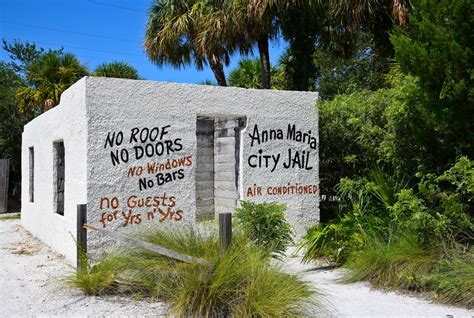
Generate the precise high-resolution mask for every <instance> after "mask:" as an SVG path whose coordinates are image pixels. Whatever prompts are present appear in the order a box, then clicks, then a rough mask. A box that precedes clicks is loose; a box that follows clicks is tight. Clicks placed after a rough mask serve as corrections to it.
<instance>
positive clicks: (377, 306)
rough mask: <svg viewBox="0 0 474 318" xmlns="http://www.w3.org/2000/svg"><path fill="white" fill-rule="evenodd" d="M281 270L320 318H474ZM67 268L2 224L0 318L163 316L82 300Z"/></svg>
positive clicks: (296, 266)
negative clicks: (316, 299)
mask: <svg viewBox="0 0 474 318" xmlns="http://www.w3.org/2000/svg"><path fill="white" fill-rule="evenodd" d="M283 268H284V269H285V270H287V271H289V272H292V273H297V274H299V275H301V276H302V278H303V279H305V280H307V281H309V282H311V283H313V284H314V285H315V286H316V287H317V288H318V290H320V291H321V292H322V293H323V294H325V295H326V299H325V300H324V302H325V306H326V309H325V310H321V309H318V308H315V309H314V310H313V316H319V317H469V318H471V317H474V312H473V311H468V310H466V309H462V308H455V307H448V306H442V305H438V304H433V303H431V302H430V301H427V300H423V299H419V298H415V297H409V296H406V295H399V294H396V293H392V292H385V291H379V290H372V289H371V288H370V286H369V285H368V284H365V283H356V284H340V283H338V282H337V281H336V280H337V279H338V278H339V277H340V275H341V274H342V271H341V270H317V269H315V268H314V266H311V265H303V264H301V263H300V262H299V259H298V258H288V259H287V260H286V261H285V262H284V264H283ZM71 272H72V268H71V267H70V266H69V265H68V264H67V262H66V261H65V260H64V259H63V258H62V257H60V256H58V255H57V254H55V253H54V252H53V251H51V249H49V248H48V247H47V246H45V245H44V244H42V243H41V242H40V241H39V240H37V239H35V238H34V237H32V236H31V235H30V234H29V233H27V232H26V231H25V230H23V229H22V228H21V226H20V222H19V220H10V221H5V220H0V317H2V318H3V317H25V316H26V317H31V316H40V317H73V316H94V317H110V316H115V317H117V316H129V317H130V316H147V317H153V316H165V315H166V313H167V306H166V305H165V304H163V303H156V302H155V303H150V302H146V301H133V300H130V299H128V298H121V297H85V296H83V294H82V293H81V292H80V291H79V290H74V289H69V288H65V287H64V284H63V283H62V282H61V279H62V278H63V277H64V276H65V275H68V274H69V273H71Z"/></svg>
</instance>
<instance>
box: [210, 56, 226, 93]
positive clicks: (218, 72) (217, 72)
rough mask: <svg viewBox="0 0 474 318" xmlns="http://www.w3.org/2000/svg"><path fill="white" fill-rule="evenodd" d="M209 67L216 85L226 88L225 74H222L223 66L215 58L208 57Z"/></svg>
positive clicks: (218, 59)
mask: <svg viewBox="0 0 474 318" xmlns="http://www.w3.org/2000/svg"><path fill="white" fill-rule="evenodd" d="M208 60H209V66H210V67H211V70H212V73H214V77H215V78H216V81H217V85H219V86H227V82H226V80H225V73H224V65H223V63H222V61H221V60H220V58H218V57H217V56H215V55H214V56H211V57H208Z"/></svg>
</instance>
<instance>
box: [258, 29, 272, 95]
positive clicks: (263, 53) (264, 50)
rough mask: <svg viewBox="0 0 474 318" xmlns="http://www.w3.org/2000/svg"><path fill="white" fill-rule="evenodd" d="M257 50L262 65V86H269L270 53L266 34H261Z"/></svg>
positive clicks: (267, 87)
mask: <svg viewBox="0 0 474 318" xmlns="http://www.w3.org/2000/svg"><path fill="white" fill-rule="evenodd" d="M257 45H258V52H259V54H260V65H261V67H262V87H261V88H264V89H269V88H270V81H271V74H270V72H271V66H270V53H269V51H268V36H267V35H264V36H261V37H260V38H259V39H258V41H257Z"/></svg>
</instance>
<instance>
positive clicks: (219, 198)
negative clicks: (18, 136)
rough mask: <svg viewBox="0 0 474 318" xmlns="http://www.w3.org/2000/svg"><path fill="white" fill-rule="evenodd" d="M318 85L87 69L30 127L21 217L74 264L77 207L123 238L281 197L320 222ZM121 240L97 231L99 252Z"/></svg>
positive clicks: (290, 209) (296, 212)
mask: <svg viewBox="0 0 474 318" xmlns="http://www.w3.org/2000/svg"><path fill="white" fill-rule="evenodd" d="M317 100H318V95H317V93H313V92H291V91H276V90H254V89H242V88H229V87H217V86H206V85H190V84H176V83H164V82H153V81H143V80H125V79H112V78H99V77H85V78H83V79H81V80H80V81H78V82H77V83H75V84H74V85H73V86H71V87H70V88H69V89H68V90H66V91H65V92H64V93H63V94H62V96H61V102H60V104H59V105H58V106H56V107H54V108H52V109H51V110H49V111H47V112H45V113H44V114H42V115H40V116H38V117H37V118H35V119H34V120H32V121H31V122H30V123H28V124H27V125H25V127H24V132H23V140H22V224H23V226H24V227H25V228H26V229H27V230H29V231H31V232H32V233H33V234H34V235H35V236H37V237H39V238H40V239H41V240H43V241H44V242H45V243H47V244H48V245H50V246H51V247H52V248H53V249H55V250H56V251H57V252H59V253H61V254H63V255H65V256H66V258H68V259H69V260H70V261H71V262H75V261H76V245H75V244H76V243H75V239H76V237H75V236H76V222H77V220H76V209H77V205H79V204H86V205H87V216H86V218H87V223H88V224H91V225H93V226H95V227H100V228H105V229H108V230H112V231H119V232H121V233H123V234H126V235H133V234H134V233H137V232H144V231H146V230H148V229H151V228H160V227H163V228H165V227H177V228H178V227H182V226H187V225H194V224H196V223H200V222H205V221H207V220H212V219H214V218H215V217H216V216H217V215H218V214H219V213H222V212H231V213H234V211H235V208H236V207H238V206H239V203H240V202H241V201H253V202H280V203H283V204H285V205H286V207H287V210H286V213H287V214H286V218H287V220H288V221H289V222H290V224H291V225H292V227H293V230H294V233H295V235H297V236H300V235H301V234H302V233H304V231H305V230H306V229H307V228H308V227H309V226H312V225H314V224H316V223H317V222H318V221H319V174H318V171H319V157H318V149H319V140H318V112H317V105H316V104H317ZM114 246H116V242H114V241H113V240H112V239H111V238H109V237H104V236H101V235H100V234H98V233H90V235H88V241H87V248H88V251H89V252H91V253H97V254H101V253H104V252H107V251H109V250H111V249H113V248H114Z"/></svg>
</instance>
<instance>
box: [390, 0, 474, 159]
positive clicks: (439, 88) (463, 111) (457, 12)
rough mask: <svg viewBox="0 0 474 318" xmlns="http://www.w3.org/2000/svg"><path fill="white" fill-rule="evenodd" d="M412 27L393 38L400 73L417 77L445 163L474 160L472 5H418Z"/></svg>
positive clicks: (460, 1)
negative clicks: (459, 157)
mask: <svg viewBox="0 0 474 318" xmlns="http://www.w3.org/2000/svg"><path fill="white" fill-rule="evenodd" d="M412 4H413V11H412V13H411V14H410V16H409V27H408V28H407V29H398V30H396V32H394V34H393V35H392V37H391V40H392V42H393V44H394V48H395V57H396V59H397V61H398V63H399V64H400V67H401V69H402V70H403V71H404V72H405V73H407V74H412V75H416V76H417V77H419V79H420V81H419V85H420V87H421V88H422V90H423V92H424V93H425V94H426V96H427V98H428V102H427V103H425V108H426V111H427V112H429V113H430V115H431V116H432V121H433V126H434V127H435V128H436V133H437V136H438V138H439V139H440V141H441V142H442V144H443V148H444V149H443V151H442V152H441V153H439V154H438V155H440V156H442V158H446V159H445V161H446V160H452V159H453V157H454V156H456V155H460V154H465V155H468V156H470V157H471V158H473V157H474V148H473V147H472V140H474V121H473V120H472V114H473V113H474V77H473V76H472V74H473V72H474V71H473V67H474V49H473V45H472V43H473V41H474V39H473V34H474V20H473V18H472V17H473V15H474V4H473V3H472V2H471V1H464V0H442V1H433V0H416V1H412Z"/></svg>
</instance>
